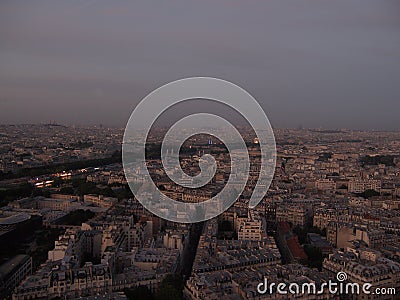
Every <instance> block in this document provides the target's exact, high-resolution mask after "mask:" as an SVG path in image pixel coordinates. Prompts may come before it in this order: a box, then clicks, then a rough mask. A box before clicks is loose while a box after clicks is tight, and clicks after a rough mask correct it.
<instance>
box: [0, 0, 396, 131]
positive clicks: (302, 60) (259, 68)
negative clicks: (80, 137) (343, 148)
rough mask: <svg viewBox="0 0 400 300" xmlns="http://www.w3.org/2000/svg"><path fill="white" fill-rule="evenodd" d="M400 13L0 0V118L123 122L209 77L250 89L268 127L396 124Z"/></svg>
mask: <svg viewBox="0 0 400 300" xmlns="http://www.w3.org/2000/svg"><path fill="white" fill-rule="evenodd" d="M399 12H400V4H399V3H398V2H396V1H371V0H366V1H313V2H308V1H307V2H306V1H287V2H286V1H285V2H282V1H265V2H258V1H257V2H255V1H252V2H248V1H246V2H244V1H209V0H206V1H198V2H196V3H194V2H192V3H188V2H187V1H168V2H158V1H157V2H156V1H142V2H139V3H133V2H123V1H117V2H116V1H112V2H111V1H100V0H99V1H34V2H33V1H32V2H23V1H2V2H1V3H0V60H1V71H0V90H1V94H0V123H2V124H14V123H41V122H49V121H56V122H59V123H65V124H81V125H90V124H100V123H101V124H105V125H106V126H118V127H122V126H124V125H125V124H126V122H127V120H128V118H129V115H130V113H131V111H132V110H133V109H134V107H135V105H136V104H137V103H138V102H139V101H140V100H141V99H142V98H143V97H144V96H146V95H147V94H148V93H149V92H151V91H152V90H154V89H156V88H158V87H159V86H161V85H163V84H165V83H168V82H171V81H173V80H176V79H180V78H185V77H192V76H211V77H218V78H222V79H225V80H228V81H232V82H233V83H236V84H238V85H239V86H241V87H243V88H245V89H246V90H248V91H249V92H250V93H251V94H252V95H253V96H254V97H255V98H256V99H257V100H258V101H259V102H260V104H261V105H262V107H263V108H264V110H265V111H266V113H267V114H268V117H269V118H270V121H271V123H272V125H273V126H274V127H280V128H282V127H298V126H300V125H302V126H304V127H313V128H315V127H323V128H353V129H376V130H398V129H399V128H398V111H399V109H400V101H399V96H400V85H399V84H398V80H399V78H400V35H399V29H400V18H399ZM199 109H200V110H201V109H202V108H201V105H200V106H199ZM192 110H193V107H192V106H190V105H186V107H184V108H183V109H180V111H181V112H182V111H183V112H192Z"/></svg>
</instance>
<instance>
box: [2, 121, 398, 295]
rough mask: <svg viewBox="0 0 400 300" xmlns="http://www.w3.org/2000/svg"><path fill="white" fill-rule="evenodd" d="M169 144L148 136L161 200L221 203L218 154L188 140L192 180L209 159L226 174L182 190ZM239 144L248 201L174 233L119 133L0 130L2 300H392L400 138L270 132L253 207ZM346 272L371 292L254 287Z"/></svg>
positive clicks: (317, 280) (157, 133)
mask: <svg viewBox="0 0 400 300" xmlns="http://www.w3.org/2000/svg"><path fill="white" fill-rule="evenodd" d="M164 133H165V130H164V129H157V130H154V131H153V132H152V135H151V136H149V138H148V149H147V158H148V168H149V170H150V175H151V177H152V179H153V180H154V181H155V182H156V184H157V186H158V188H159V189H160V190H162V191H163V194H165V195H167V196H169V197H172V198H174V199H176V200H178V201H183V202H193V203H198V202H202V201H205V200H207V199H208V198H210V197H212V196H213V195H214V194H216V193H217V192H218V191H219V190H220V189H221V187H222V186H223V185H224V184H225V183H226V181H227V178H228V177H229V175H230V166H229V165H230V160H229V155H228V153H227V151H226V148H225V147H224V145H223V144H222V143H221V142H220V141H219V140H218V139H216V138H214V137H209V136H201V135H200V136H196V137H194V138H191V139H188V140H187V141H186V142H185V144H184V145H183V146H182V148H181V152H180V159H181V165H182V168H183V169H184V171H185V172H187V174H189V175H195V174H196V173H198V171H199V170H198V161H199V158H200V157H201V156H202V155H204V154H211V155H213V157H214V158H215V159H216V161H217V163H218V170H217V172H216V174H215V176H214V177H213V180H212V182H210V183H209V184H207V186H206V188H201V189H194V190H190V191H188V190H187V189H182V187H179V186H177V185H176V184H172V183H171V182H170V180H169V179H168V178H167V175H166V174H165V172H164V170H163V165H162V163H161V161H160V141H161V140H162V136H163V134H164ZM241 133H242V135H243V138H244V140H245V141H246V145H247V148H248V151H249V155H250V160H251V163H252V165H251V169H250V178H249V181H248V185H247V186H246V188H245V190H244V191H243V193H242V194H241V196H240V197H239V198H238V199H237V201H236V202H235V203H234V204H233V205H232V206H231V207H230V208H229V209H228V210H226V211H225V212H224V213H223V214H221V215H219V216H218V217H216V218H213V219H211V220H208V221H205V222H201V223H194V224H180V223H174V222H170V221H166V220H164V219H162V218H159V217H157V216H155V215H153V214H152V213H150V212H149V211H148V210H146V209H145V208H144V207H143V206H142V205H141V204H140V203H139V202H138V201H137V199H135V197H134V195H133V194H132V192H131V190H130V188H129V186H128V182H127V180H126V177H125V174H124V170H123V168H122V163H121V145H122V137H123V134H124V129H123V128H107V127H105V126H90V127H83V126H66V125H60V124H56V123H49V124H37V125H0V203H1V208H0V241H1V243H0V253H1V256H0V257H1V266H0V297H1V298H5V299H14V300H19V299H20V300H24V299H157V300H158V299H188V300H189V299H190V300H192V299H193V300H195V299H235V300H236V299H398V298H397V297H398V295H396V289H397V292H398V289H399V287H400V246H399V245H400V243H399V240H400V154H399V149H400V133H399V132H389V131H386V132H384V131H380V132H378V131H355V130H345V129H341V130H324V129H303V128H298V129H274V133H275V139H276V147H277V157H276V169H275V176H274V178H273V181H272V184H271V186H270V188H269V190H268V192H267V193H266V196H265V197H264V198H263V200H262V202H261V203H260V204H259V205H258V206H256V207H255V208H254V209H249V207H248V203H249V199H250V196H251V193H252V185H253V184H254V182H255V181H256V179H257V177H258V173H257V172H258V171H259V164H260V160H259V157H260V151H259V142H258V140H257V138H256V137H255V136H254V134H253V132H252V131H251V130H248V129H247V128H242V129H241ZM134 174H135V175H134V176H132V177H130V180H132V182H130V185H131V187H132V186H133V187H134V188H135V189H137V190H140V189H142V188H143V185H144V183H145V178H144V177H145V176H144V175H143V173H142V172H141V170H140V169H137V170H134ZM149 197H151V195H149ZM161 201H162V199H161ZM339 272H345V274H346V276H347V279H348V280H349V281H350V282H355V283H359V284H360V285H361V284H365V283H371V284H372V288H371V291H372V293H371V294H360V293H359V294H352V295H342V294H341V295H339V292H338V291H336V292H334V293H332V292H331V291H329V290H327V289H326V290H323V292H322V293H315V292H314V293H312V292H310V291H309V292H308V293H298V294H297V295H296V296H293V298H290V296H288V295H287V294H279V293H270V292H269V293H260V292H259V289H258V285H259V284H260V283H262V282H264V280H268V282H270V283H275V284H276V285H278V284H279V283H286V284H287V285H289V284H293V283H298V284H299V285H301V284H314V285H315V286H317V288H319V287H320V286H321V285H322V284H323V283H326V282H328V281H329V280H336V275H337V274H338V273H339ZM378 291H382V293H380V294H379V293H378ZM338 297H340V298H338Z"/></svg>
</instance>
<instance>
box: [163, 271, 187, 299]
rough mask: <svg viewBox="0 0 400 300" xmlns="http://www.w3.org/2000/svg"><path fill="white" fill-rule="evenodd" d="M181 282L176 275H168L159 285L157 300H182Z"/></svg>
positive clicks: (179, 277)
mask: <svg viewBox="0 0 400 300" xmlns="http://www.w3.org/2000/svg"><path fill="white" fill-rule="evenodd" d="M182 290H183V280H182V277H181V276H179V275H177V274H168V275H167V276H165V278H164V279H163V281H162V282H161V284H160V287H159V289H158V291H157V294H156V299H157V300H182V299H183V294H182Z"/></svg>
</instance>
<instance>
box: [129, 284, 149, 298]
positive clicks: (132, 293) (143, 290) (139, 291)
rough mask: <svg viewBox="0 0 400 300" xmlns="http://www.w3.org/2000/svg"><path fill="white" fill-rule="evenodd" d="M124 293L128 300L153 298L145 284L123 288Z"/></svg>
mask: <svg viewBox="0 0 400 300" xmlns="http://www.w3.org/2000/svg"><path fill="white" fill-rule="evenodd" d="M124 293H125V295H126V297H127V298H128V299H129V300H154V295H153V294H152V293H151V292H150V290H149V289H148V288H147V287H146V286H138V287H136V288H134V289H125V291H124Z"/></svg>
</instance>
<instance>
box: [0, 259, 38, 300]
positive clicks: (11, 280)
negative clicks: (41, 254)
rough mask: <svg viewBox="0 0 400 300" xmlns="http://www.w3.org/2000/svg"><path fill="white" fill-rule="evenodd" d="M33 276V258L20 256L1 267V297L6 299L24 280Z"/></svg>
mask: <svg viewBox="0 0 400 300" xmlns="http://www.w3.org/2000/svg"><path fill="white" fill-rule="evenodd" d="M31 274H32V257H30V256H28V255H23V254H19V255H16V256H14V257H13V258H11V259H9V260H8V261H7V262H5V263H4V264H2V265H1V266H0V297H1V298H6V296H8V295H9V294H10V293H11V292H12V291H13V290H14V289H15V287H17V286H18V285H19V284H20V283H21V281H22V280H24V279H25V278H26V277H27V276H28V275H31Z"/></svg>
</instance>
